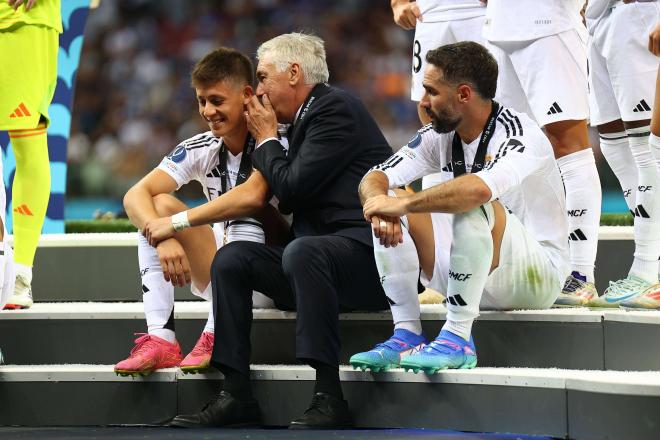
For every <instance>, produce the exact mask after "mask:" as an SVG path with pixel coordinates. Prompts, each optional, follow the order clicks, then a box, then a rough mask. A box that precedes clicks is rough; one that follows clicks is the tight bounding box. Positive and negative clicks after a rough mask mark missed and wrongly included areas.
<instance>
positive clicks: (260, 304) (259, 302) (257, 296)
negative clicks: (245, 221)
mask: <svg viewBox="0 0 660 440" xmlns="http://www.w3.org/2000/svg"><path fill="white" fill-rule="evenodd" d="M213 235H214V236H215V246H216V249H220V248H221V247H222V244H223V239H224V230H223V229H222V228H220V227H216V226H214V227H213ZM190 291H191V292H192V294H193V295H195V296H198V297H200V298H203V299H205V300H207V301H211V300H212V299H213V288H212V286H211V283H209V284H208V285H207V286H206V289H204V291H201V290H199V289H198V288H197V287H195V285H194V284H193V283H191V284H190ZM274 307H275V302H274V301H273V300H272V299H270V298H269V297H267V296H266V295H264V294H263V293H261V292H257V291H254V292H252V308H254V309H272V308H274Z"/></svg>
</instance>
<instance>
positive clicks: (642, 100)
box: [585, 0, 660, 307]
mask: <svg viewBox="0 0 660 440" xmlns="http://www.w3.org/2000/svg"><path fill="white" fill-rule="evenodd" d="M659 14H660V4H658V2H657V1H635V2H628V4H626V2H621V1H615V0H590V1H589V3H588V5H587V9H586V14H585V16H586V19H587V28H588V31H589V41H588V56H589V85H590V87H589V104H590V109H591V124H592V125H594V126H596V127H597V128H598V133H599V136H600V149H601V151H602V152H603V155H604V156H605V158H606V159H607V162H608V164H609V165H610V167H611V168H612V170H613V171H614V173H615V174H616V176H617V178H618V179H619V183H620V184H621V188H622V189H623V195H624V197H625V200H626V203H627V204H628V208H629V209H630V212H631V213H632V214H633V215H634V217H635V254H634V259H633V264H632V267H631V268H630V271H629V273H628V276H627V277H626V278H624V279H622V280H616V281H612V282H610V286H609V287H608V288H607V289H606V290H605V293H604V295H603V296H601V297H600V298H594V299H593V300H591V301H590V302H589V303H587V305H588V306H590V307H619V305H620V304H621V303H622V302H630V301H633V303H632V304H628V305H629V306H632V307H634V300H635V298H636V297H638V296H640V295H641V294H642V293H643V292H644V291H645V290H646V289H648V288H649V287H650V286H651V285H652V284H655V283H657V281H658V257H659V256H660V172H659V171H658V162H657V161H658V160H659V159H660V150H658V148H660V147H657V146H653V144H651V148H654V149H656V150H657V151H656V154H655V157H654V154H653V151H652V149H651V148H650V147H649V135H650V122H651V109H652V108H653V105H654V97H655V89H654V88H655V83H654V80H655V77H656V74H657V72H658V59H657V58H656V57H655V55H653V54H652V53H651V52H649V50H648V48H647V43H648V38H649V37H648V36H649V33H650V32H651V30H652V28H653V26H654V25H655V24H656V22H657V21H658V18H659Z"/></svg>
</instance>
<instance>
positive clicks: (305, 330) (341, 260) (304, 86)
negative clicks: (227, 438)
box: [148, 33, 391, 428]
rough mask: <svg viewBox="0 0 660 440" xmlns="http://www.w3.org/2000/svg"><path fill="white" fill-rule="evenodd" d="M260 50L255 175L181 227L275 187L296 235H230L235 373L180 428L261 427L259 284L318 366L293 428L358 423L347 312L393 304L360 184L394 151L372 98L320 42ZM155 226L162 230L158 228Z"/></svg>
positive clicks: (244, 206)
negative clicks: (282, 136)
mask: <svg viewBox="0 0 660 440" xmlns="http://www.w3.org/2000/svg"><path fill="white" fill-rule="evenodd" d="M257 58H258V59H259V65H258V67H257V78H258V81H259V84H258V87H257V96H258V98H260V99H258V98H257V97H253V99H251V100H250V102H249V103H248V104H247V110H248V111H247V115H246V117H247V121H248V127H249V129H250V131H251V133H252V135H253V136H254V138H255V140H256V143H257V149H256V150H255V151H254V153H253V154H252V163H253V166H254V168H255V170H256V171H255V172H253V173H252V176H251V177H250V179H248V181H247V182H245V183H244V184H242V185H240V186H238V187H236V188H235V189H233V190H232V191H230V192H228V193H226V194H225V195H223V196H221V197H219V198H217V199H215V200H213V201H212V202H209V203H208V204H207V205H204V206H201V207H198V208H194V209H191V210H189V211H187V213H186V216H187V218H186V219H182V217H181V216H179V217H178V218H177V219H175V220H176V222H175V223H176V226H177V227H181V225H182V224H183V225H184V226H187V225H188V224H189V225H192V226H195V225H198V224H201V223H208V222H213V221H219V220H226V219H229V218H233V216H239V215H241V216H242V215H245V214H247V213H248V212H250V210H251V209H252V208H254V207H255V206H262V205H263V204H264V203H266V201H267V200H268V194H269V193H272V194H273V195H274V196H276V197H277V199H278V200H279V209H280V211H281V212H282V213H284V214H289V213H291V214H293V223H292V226H291V241H290V242H289V243H288V244H287V245H286V246H285V247H276V246H268V245H264V244H257V243H248V242H240V243H239V242H235V243H229V244H227V245H225V246H223V247H222V249H221V250H220V251H218V253H217V254H216V256H215V259H214V262H213V266H212V283H213V295H214V304H215V307H216V308H215V312H216V315H215V316H216V333H215V334H216V339H215V346H214V351H213V358H212V363H213V365H215V366H216V367H217V368H218V369H219V370H220V371H221V372H222V373H223V374H224V376H225V382H224V388H223V390H222V391H221V392H220V394H219V395H218V396H217V397H216V398H214V399H213V400H212V401H211V402H210V403H209V404H208V405H207V406H206V407H205V409H204V410H202V411H201V412H200V413H197V414H193V415H184V416H177V417H176V418H175V419H174V420H173V421H172V423H171V424H172V425H174V426H185V427H197V426H227V425H236V424H250V423H255V424H256V423H258V421H259V416H258V414H259V408H258V404H257V402H256V400H254V398H253V397H252V392H251V386H250V379H249V374H250V366H249V362H250V350H251V347H250V325H251V321H252V295H251V293H252V291H253V290H257V291H259V292H262V293H264V294H266V295H268V296H270V297H271V298H273V300H274V301H275V303H276V304H277V305H278V307H280V308H284V309H295V310H296V311H297V312H298V318H297V323H296V355H297V357H298V358H299V359H300V360H302V361H303V362H305V363H308V364H309V365H311V366H312V367H314V368H315V369H316V385H315V389H314V396H313V398H312V403H311V405H310V407H309V409H308V410H307V411H305V414H304V415H303V416H302V417H300V418H299V419H297V420H294V421H293V422H292V423H291V428H341V427H348V426H350V425H351V423H352V422H351V417H350V413H349V411H348V405H347V403H346V401H345V400H344V399H343V394H342V390H341V385H340V382H339V368H338V365H339V347H340V340H339V328H338V327H339V322H338V321H339V319H338V313H339V311H340V310H341V311H348V310H356V309H357V310H383V309H385V308H387V307H388V303H387V300H386V297H385V294H384V292H383V290H382V288H381V286H380V283H379V276H378V271H377V269H376V265H375V262H374V257H373V244H372V238H371V230H370V227H369V224H368V223H367V222H365V221H364V217H363V214H362V207H361V204H360V200H359V198H358V192H357V188H358V184H359V183H360V180H361V179H362V176H364V175H365V173H366V172H367V171H368V170H369V169H370V168H371V167H373V166H375V165H377V164H379V163H381V162H383V161H384V160H385V159H387V158H388V157H389V156H390V155H391V149H390V147H389V145H388V144H387V142H386V140H385V138H384V137H383V135H382V133H381V131H380V129H379V128H378V126H377V125H376V123H375V121H374V120H373V118H372V117H371V116H370V115H369V113H368V112H367V110H366V108H365V107H364V105H363V104H362V102H360V100H358V99H357V98H355V97H353V96H351V95H349V94H348V93H346V92H344V91H341V90H339V89H336V88H333V87H331V86H329V85H328V84H327V80H328V68H327V64H326V61H325V49H324V45H323V41H322V40H321V39H320V38H318V37H315V36H311V35H305V34H299V33H292V34H285V35H280V36H278V37H276V38H273V39H272V40H269V41H267V42H266V43H264V44H263V45H262V46H261V47H260V48H259V50H258V52H257ZM260 100H261V101H260ZM278 122H280V123H289V124H292V126H291V128H290V130H289V135H288V141H289V152H288V154H287V152H286V150H285V149H284V148H283V146H282V145H281V143H280V141H279V140H278V138H277V123H278ZM232 193H235V194H234V195H233V196H232ZM148 233H149V234H153V233H156V237H157V238H158V232H157V231H155V232H154V231H149V232H148Z"/></svg>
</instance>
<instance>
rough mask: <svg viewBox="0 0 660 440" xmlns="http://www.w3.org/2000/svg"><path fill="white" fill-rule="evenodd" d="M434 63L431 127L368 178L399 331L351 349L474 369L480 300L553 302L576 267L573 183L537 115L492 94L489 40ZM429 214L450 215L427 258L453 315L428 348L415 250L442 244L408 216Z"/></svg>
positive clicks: (437, 53) (370, 212)
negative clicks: (569, 191) (430, 178)
mask: <svg viewBox="0 0 660 440" xmlns="http://www.w3.org/2000/svg"><path fill="white" fill-rule="evenodd" d="M427 61H428V62H429V65H428V66H427V68H426V71H425V73H424V83H423V84H424V89H425V90H426V93H425V95H424V97H423V99H422V102H421V105H422V107H423V108H424V109H426V111H427V113H428V114H429V116H431V118H432V120H433V123H432V125H429V126H426V127H424V128H422V129H421V130H420V131H419V132H418V133H417V134H416V135H415V136H414V137H413V138H412V139H411V141H410V142H409V143H408V144H407V145H406V146H404V147H403V148H401V149H400V150H399V151H398V152H397V153H396V154H394V155H393V156H392V157H391V158H390V159H389V160H387V161H386V162H384V163H382V164H381V165H378V166H377V167H375V168H374V169H373V170H372V171H371V172H369V173H368V174H367V175H366V176H365V177H364V179H363V180H362V183H361V184H360V195H361V197H362V200H363V205H364V214H365V218H366V219H367V220H368V221H370V222H371V223H372V226H373V230H374V236H375V237H376V238H375V239H374V252H375V255H376V262H377V265H378V270H379V274H380V276H381V282H382V284H383V288H384V290H385V293H386V295H387V296H388V298H389V302H390V304H391V309H392V316H393V319H394V324H395V330H394V335H393V336H392V337H391V338H390V339H389V340H388V341H386V342H384V343H382V344H378V345H377V346H376V347H375V348H374V349H373V350H371V351H368V352H365V353H359V354H357V355H354V356H353V357H352V358H351V361H350V362H351V364H352V365H353V366H354V367H360V368H371V369H374V370H382V369H387V368H390V367H395V366H399V365H400V366H402V367H403V368H405V369H413V370H414V371H415V372H416V371H419V370H420V369H421V370H424V371H426V372H429V373H434V372H436V371H438V370H441V369H445V368H473V367H474V366H475V365H476V362H477V355H476V350H475V346H474V341H473V340H472V337H471V329H472V323H473V322H474V320H475V319H476V318H477V316H478V315H479V310H480V309H517V308H525V309H542V308H547V307H550V306H551V305H552V304H553V302H554V301H555V299H556V298H557V295H558V293H559V289H560V288H561V285H562V282H563V280H564V277H565V276H566V275H567V274H568V271H569V268H568V265H567V258H568V245H567V243H566V233H567V231H568V228H567V224H566V216H565V212H564V210H565V201H564V190H563V186H562V182H561V177H560V175H559V171H558V170H557V166H556V163H555V160H554V156H553V151H552V147H551V145H550V143H549V141H548V139H547V138H546V137H545V136H544V134H543V132H542V131H541V130H540V128H539V127H538V125H537V124H536V123H535V122H533V121H532V120H530V119H529V118H528V117H527V116H526V115H524V114H522V113H518V112H516V111H514V110H511V109H509V108H506V107H504V106H500V105H499V104H498V103H496V102H495V101H493V97H494V96H495V90H496V84H497V71H498V69H497V63H496V61H495V59H494V58H493V57H492V55H491V54H489V53H488V51H487V50H486V49H485V48H484V47H483V46H481V45H479V44H477V43H473V42H463V43H457V44H451V45H446V46H442V47H439V48H438V49H436V50H432V51H430V52H429V53H428V54H427ZM437 171H440V172H441V176H442V178H443V183H441V184H439V185H437V186H434V187H432V188H429V189H427V190H424V191H421V192H419V193H417V194H414V195H410V194H405V195H404V194H400V195H399V196H398V197H396V196H393V193H392V192H390V195H388V189H392V188H396V187H398V186H400V185H404V184H407V183H409V182H411V181H413V180H415V179H418V178H419V177H421V176H424V175H427V174H429V173H432V172H437ZM428 212H433V213H442V215H444V216H446V217H447V218H449V222H448V223H447V224H448V225H449V227H447V228H445V229H444V230H442V231H441V234H440V235H438V234H436V236H435V261H434V264H433V265H432V267H431V268H430V269H429V268H424V267H423V265H422V270H423V272H424V273H423V278H426V279H427V281H428V282H429V284H430V286H431V287H434V288H436V289H439V290H442V291H446V292H447V304H446V306H447V321H446V323H445V325H444V326H443V329H442V331H441V332H440V334H439V335H438V337H437V338H436V339H435V341H433V342H431V343H430V344H428V345H425V346H424V344H425V342H426V341H425V339H424V336H423V335H422V334H421V323H420V319H419V304H418V303H417V301H416V296H417V291H416V286H417V277H418V274H419V269H420V264H419V262H418V260H417V254H418V252H419V253H422V252H423V250H420V248H423V247H428V246H433V242H428V241H424V240H418V239H417V238H416V237H412V238H411V236H410V234H409V233H408V227H410V229H411V230H412V229H414V228H415V227H416V226H415V225H413V224H412V223H413V219H412V216H410V215H408V214H410V213H428ZM399 220H401V225H402V227H401V229H400V228H399ZM413 238H414V242H413Z"/></svg>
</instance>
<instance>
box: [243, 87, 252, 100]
mask: <svg viewBox="0 0 660 440" xmlns="http://www.w3.org/2000/svg"><path fill="white" fill-rule="evenodd" d="M253 96H254V89H253V88H252V86H245V87H243V104H244V105H247V103H248V102H250V98H252V97H253Z"/></svg>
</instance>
